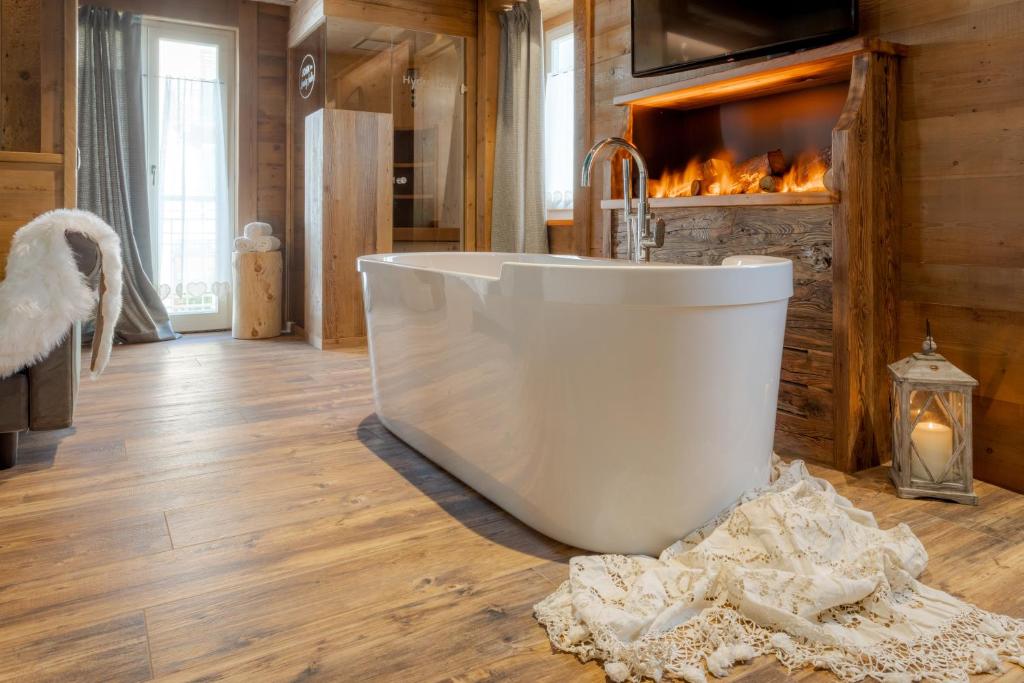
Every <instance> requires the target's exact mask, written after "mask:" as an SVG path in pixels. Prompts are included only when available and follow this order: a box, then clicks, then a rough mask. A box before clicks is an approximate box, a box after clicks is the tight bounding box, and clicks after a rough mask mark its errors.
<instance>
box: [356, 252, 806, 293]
mask: <svg viewBox="0 0 1024 683" xmlns="http://www.w3.org/2000/svg"><path fill="white" fill-rule="evenodd" d="M430 257H437V258H438V259H439V260H440V259H445V260H446V261H449V263H446V264H445V267H441V266H440V265H434V266H431V265H428V264H424V263H409V262H402V259H403V258H409V259H417V260H421V259H423V258H427V259H429V258H430ZM474 257H476V258H480V259H491V260H497V261H498V264H497V266H498V272H497V274H496V275H490V274H485V273H479V272H470V271H469V270H457V269H454V268H452V266H451V264H450V261H451V260H452V259H454V260H458V259H460V258H466V259H467V260H469V259H472V258H474ZM502 257H511V258H510V260H505V261H500V259H501V258H502ZM523 257H525V258H526V259H533V258H537V259H538V260H537V261H532V260H519V259H522V258H523ZM511 259H514V260H511ZM356 268H357V270H358V271H359V272H360V273H363V274H367V273H369V272H371V271H373V270H377V269H385V270H392V269H398V270H401V271H409V272H418V273H434V274H437V275H439V276H442V277H449V276H450V277H456V278H472V279H474V280H477V281H481V282H486V283H488V286H496V287H499V288H500V289H501V291H502V292H503V293H504V294H506V295H507V296H510V297H515V298H520V299H526V300H543V301H548V302H560V303H567V304H568V303H571V304H582V305H607V304H612V305H627V306H673V307H674V306H679V307H703V306H745V305H751V304H758V303H768V302H771V301H780V300H783V299H789V298H791V297H792V296H793V262H792V261H790V260H789V259H785V258H779V257H775V256H762V255H745V254H743V255H740V254H738V255H734V256H728V257H726V258H725V259H723V261H722V263H721V264H720V265H695V264H675V263H644V264H636V263H631V262H628V261H623V260H621V259H606V258H598V257H586V256H574V255H560V254H559V255H555V254H535V255H534V254H509V253H502V252H414V253H410V254H402V253H398V254H394V253H393V254H371V255H367V256H361V257H359V258H358V259H357V263H356Z"/></svg>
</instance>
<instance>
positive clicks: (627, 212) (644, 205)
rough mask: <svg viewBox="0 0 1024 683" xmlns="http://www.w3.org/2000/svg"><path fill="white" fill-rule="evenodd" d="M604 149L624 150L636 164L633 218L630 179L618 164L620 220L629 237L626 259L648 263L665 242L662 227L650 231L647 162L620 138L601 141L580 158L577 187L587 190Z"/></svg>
mask: <svg viewBox="0 0 1024 683" xmlns="http://www.w3.org/2000/svg"><path fill="white" fill-rule="evenodd" d="M605 148H617V149H624V150H626V151H627V152H629V155H630V156H631V157H632V158H633V161H634V162H636V167H637V194H638V195H639V196H638V197H637V207H636V214H635V215H634V214H633V206H632V201H631V200H630V192H631V191H632V187H631V186H632V178H631V175H630V165H629V161H628V160H623V162H622V178H623V182H622V184H623V188H622V196H623V203H624V206H623V212H624V214H623V217H624V218H625V221H626V233H627V236H628V237H629V243H630V244H629V246H630V251H631V253H630V255H629V256H630V258H631V259H632V260H633V262H635V263H644V262H646V261H650V259H651V248H653V247H660V246H662V244H664V242H665V233H664V228H663V225H664V224H663V223H662V222H660V221H658V222H657V223H656V225H657V227H656V228H655V229H653V230H652V229H651V225H652V222H654V214H652V213H651V211H650V201H649V197H648V194H647V162H646V161H645V160H644V157H643V155H642V154H640V150H639V149H637V148H636V146H635V145H634V144H633V143H631V142H629V141H628V140H624V139H623V138H614V137H613V138H604V139H603V140H598V141H597V142H596V143H594V146H593V147H591V148H590V151H589V152H587V155H586V156H585V157H584V158H583V170H582V171H581V173H580V185H582V186H583V187H590V175H591V169H592V168H593V166H594V162H595V161H596V160H597V157H598V155H599V154H600V153H601V151H602V150H604V149H605Z"/></svg>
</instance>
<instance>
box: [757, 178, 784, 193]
mask: <svg viewBox="0 0 1024 683" xmlns="http://www.w3.org/2000/svg"><path fill="white" fill-rule="evenodd" d="M758 185H759V186H760V188H761V190H762V191H763V192H781V191H782V176H778V175H766V176H764V177H763V178H761V182H760V183H758Z"/></svg>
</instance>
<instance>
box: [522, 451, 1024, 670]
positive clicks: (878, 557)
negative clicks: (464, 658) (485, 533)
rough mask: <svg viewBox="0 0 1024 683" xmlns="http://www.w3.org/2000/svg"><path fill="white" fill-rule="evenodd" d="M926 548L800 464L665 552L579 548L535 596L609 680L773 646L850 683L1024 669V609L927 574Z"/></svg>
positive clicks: (716, 663) (702, 665) (556, 629)
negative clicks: (997, 605) (938, 584)
mask: <svg viewBox="0 0 1024 683" xmlns="http://www.w3.org/2000/svg"><path fill="white" fill-rule="evenodd" d="M927 561H928V556H927V554H926V553H925V550H924V548H923V547H922V545H921V542H920V541H919V540H918V539H917V537H916V536H914V534H913V532H911V530H910V528H909V527H907V526H906V525H905V524H900V525H899V526H897V527H895V528H893V529H888V530H882V529H879V528H878V526H877V525H876V523H875V519H874V517H873V516H872V515H871V513H869V512H865V511H863V510H859V509H857V508H855V507H853V505H852V504H851V503H850V502H849V501H848V500H846V499H845V498H843V497H841V496H840V495H838V494H837V493H836V492H835V490H834V489H833V488H832V486H831V485H830V484H829V483H828V482H826V481H823V480H821V479H817V478H815V477H812V476H811V475H810V474H809V473H808V471H807V468H806V467H805V466H804V464H803V463H802V462H799V461H797V462H795V463H793V464H792V465H788V466H787V465H784V464H781V463H778V462H777V463H776V468H775V477H774V481H773V483H772V484H770V485H769V486H767V487H766V488H764V489H760V490H756V491H752V492H750V493H748V494H746V495H745V496H744V497H743V499H741V500H740V501H739V502H738V503H737V504H736V505H734V506H733V507H732V508H730V509H728V510H726V511H725V512H723V513H722V514H721V515H720V516H719V517H718V518H716V519H715V520H713V521H711V522H710V523H708V524H707V525H705V526H704V527H702V528H701V529H698V530H697V531H695V532H694V533H692V534H690V535H689V536H688V537H687V538H685V539H684V540H682V541H678V542H676V543H675V544H673V545H672V546H671V547H669V548H668V549H666V550H665V551H664V552H663V553H662V554H661V556H660V557H659V558H658V559H653V558H649V557H639V556H637V557H625V556H622V555H600V556H583V557H576V558H573V559H572V562H571V568H570V572H569V580H568V581H566V582H565V583H563V584H562V585H561V587H560V588H559V589H558V590H557V591H555V592H554V593H553V594H551V595H550V596H548V597H547V598H545V599H544V600H543V601H542V602H540V603H538V604H537V605H536V607H535V608H534V609H535V614H536V617H537V619H538V620H539V621H540V622H541V623H542V624H543V625H544V626H545V627H546V628H547V631H548V636H549V637H550V638H551V642H552V643H553V644H554V645H555V647H556V648H558V649H559V650H563V651H566V652H571V653H573V654H575V655H577V656H578V657H579V658H580V659H582V660H583V661H589V660H591V659H599V660H603V661H604V668H605V672H606V673H607V674H608V677H609V678H611V679H612V680H613V681H617V682H618V681H637V680H641V679H644V678H650V679H654V680H661V679H663V678H679V679H683V680H685V681H690V682H695V681H704V680H706V673H707V672H710V673H711V674H713V675H715V676H725V675H726V674H728V673H729V669H730V668H731V667H732V666H733V664H735V663H737V662H743V661H747V660H750V659H753V658H754V657H756V656H758V655H764V654H772V655H775V656H776V657H777V658H778V659H779V661H780V662H781V663H782V664H783V665H784V666H786V667H788V668H789V669H790V670H791V671H792V670H794V669H797V668H801V667H805V666H813V667H816V668H819V669H828V670H831V671H832V672H833V673H835V675H836V676H838V677H839V678H841V679H843V680H846V681H858V680H861V679H863V678H865V677H869V676H870V677H873V678H876V679H878V680H882V681H908V682H909V681H917V680H922V679H931V680H938V681H963V680H967V675H968V674H969V673H982V672H996V671H999V670H1000V669H1001V668H1002V667H1003V666H1004V664H1003V663H1004V662H1014V663H1016V664H1019V665H1022V666H1024V647H1022V645H1024V643H1022V638H1024V620H1019V619H1012V618H1010V617H1005V616H1000V615H996V614H992V613H989V612H985V611H983V610H980V609H978V608H976V607H973V606H971V605H968V604H966V603H964V602H962V601H960V600H958V599H956V598H954V597H953V596H951V595H948V594H946V593H943V592H942V591H938V590H934V589H932V588H929V587H927V586H925V585H924V584H922V583H920V582H918V581H917V579H916V577H918V576H919V575H920V574H921V572H922V571H923V570H924V568H925V564H926V563H927Z"/></svg>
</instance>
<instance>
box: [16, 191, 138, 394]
mask: <svg viewBox="0 0 1024 683" xmlns="http://www.w3.org/2000/svg"><path fill="white" fill-rule="evenodd" d="M69 232H77V233H79V234H81V235H84V236H85V237H87V238H89V239H90V240H92V241H93V242H95V243H96V244H97V246H99V250H100V259H101V261H100V263H101V267H102V278H101V280H100V306H99V313H98V315H97V317H96V333H95V336H94V337H93V349H94V350H93V356H92V364H91V368H90V369H91V371H92V378H93V379H95V378H96V377H99V375H100V373H102V372H103V369H104V368H105V367H106V366H107V361H108V360H109V359H110V347H111V345H112V344H113V340H114V326H115V325H116V324H117V319H118V318H119V317H120V315H121V240H120V239H119V238H118V236H117V233H115V232H114V230H113V229H112V228H111V227H110V226H109V225H107V224H106V223H104V222H103V221H102V220H100V219H99V218H98V217H97V216H95V215H93V214H91V213H88V212H87V211H72V210H66V209H59V210H57V211H51V212H49V213H45V214H43V215H42V216H39V217H38V218H36V219H35V220H34V221H32V222H31V223H29V224H28V225H26V226H24V227H23V228H21V229H20V230H18V232H16V233H14V240H13V242H12V243H11V253H10V255H8V257H7V276H6V278H5V279H4V280H3V282H0V379H2V378H4V377H7V376H9V375H12V374H14V373H15V372H18V371H19V370H21V369H22V368H24V367H27V366H29V365H31V364H33V363H35V362H37V361H40V360H42V359H43V358H45V357H46V356H47V354H49V353H50V352H51V351H53V349H54V348H55V347H56V346H57V345H58V344H60V343H61V341H62V340H63V339H64V337H65V336H66V335H67V333H68V329H69V328H70V327H71V326H72V325H73V324H74V323H76V322H83V321H85V320H88V319H89V318H90V317H91V316H92V314H93V311H94V309H95V307H96V299H97V297H96V292H94V291H93V290H92V288H91V287H89V284H88V283H87V282H86V278H85V276H83V275H82V273H81V272H80V271H79V270H78V265H77V264H76V263H75V256H74V253H73V252H72V250H71V245H69V244H68V241H67V239H66V237H65V234H66V233H69Z"/></svg>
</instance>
